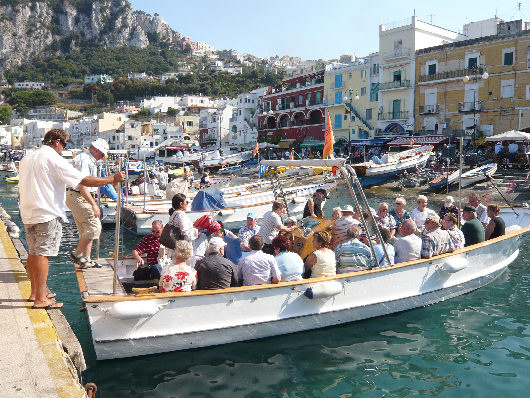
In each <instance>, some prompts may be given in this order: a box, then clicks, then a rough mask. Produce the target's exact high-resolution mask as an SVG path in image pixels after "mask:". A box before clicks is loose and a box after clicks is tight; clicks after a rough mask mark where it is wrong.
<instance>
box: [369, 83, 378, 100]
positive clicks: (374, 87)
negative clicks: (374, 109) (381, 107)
mask: <svg viewBox="0 0 530 398" xmlns="http://www.w3.org/2000/svg"><path fill="white" fill-rule="evenodd" d="M378 99H379V84H378V83H372V84H371V86H370V101H371V102H375V101H377V100H378Z"/></svg>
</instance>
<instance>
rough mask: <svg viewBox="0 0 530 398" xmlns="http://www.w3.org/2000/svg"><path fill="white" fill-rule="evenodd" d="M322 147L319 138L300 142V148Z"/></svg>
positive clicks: (322, 143)
mask: <svg viewBox="0 0 530 398" xmlns="http://www.w3.org/2000/svg"><path fill="white" fill-rule="evenodd" d="M318 147H322V148H324V141H323V140H322V141H319V140H311V141H304V142H302V143H301V144H300V148H318Z"/></svg>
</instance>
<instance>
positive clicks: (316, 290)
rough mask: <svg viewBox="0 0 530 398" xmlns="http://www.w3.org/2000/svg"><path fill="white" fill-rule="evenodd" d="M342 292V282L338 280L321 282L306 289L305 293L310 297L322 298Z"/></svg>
mask: <svg viewBox="0 0 530 398" xmlns="http://www.w3.org/2000/svg"><path fill="white" fill-rule="evenodd" d="M339 293H342V283H340V282H338V281H330V282H321V283H318V284H316V285H313V286H310V287H308V288H307V289H306V291H305V293H304V295H305V296H306V297H307V298H309V299H320V298H327V297H331V296H336V295H337V294H339Z"/></svg>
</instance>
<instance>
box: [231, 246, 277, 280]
mask: <svg viewBox="0 0 530 398" xmlns="http://www.w3.org/2000/svg"><path fill="white" fill-rule="evenodd" d="M238 265H239V281H240V282H241V281H243V286H251V285H263V284H265V283H271V279H272V278H273V277H278V276H280V275H281V273H280V270H279V269H278V264H276V259H275V258H274V256H271V255H270V254H265V253H263V252H262V251H261V250H253V251H251V252H250V254H249V255H248V256H246V257H243V258H242V259H241V260H239V264H238Z"/></svg>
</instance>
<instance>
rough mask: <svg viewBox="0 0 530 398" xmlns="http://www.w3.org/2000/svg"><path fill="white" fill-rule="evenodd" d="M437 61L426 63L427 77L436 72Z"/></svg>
mask: <svg viewBox="0 0 530 398" xmlns="http://www.w3.org/2000/svg"><path fill="white" fill-rule="evenodd" d="M437 69H438V61H436V60H434V61H428V62H427V74H428V75H436V72H438V70H437Z"/></svg>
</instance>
